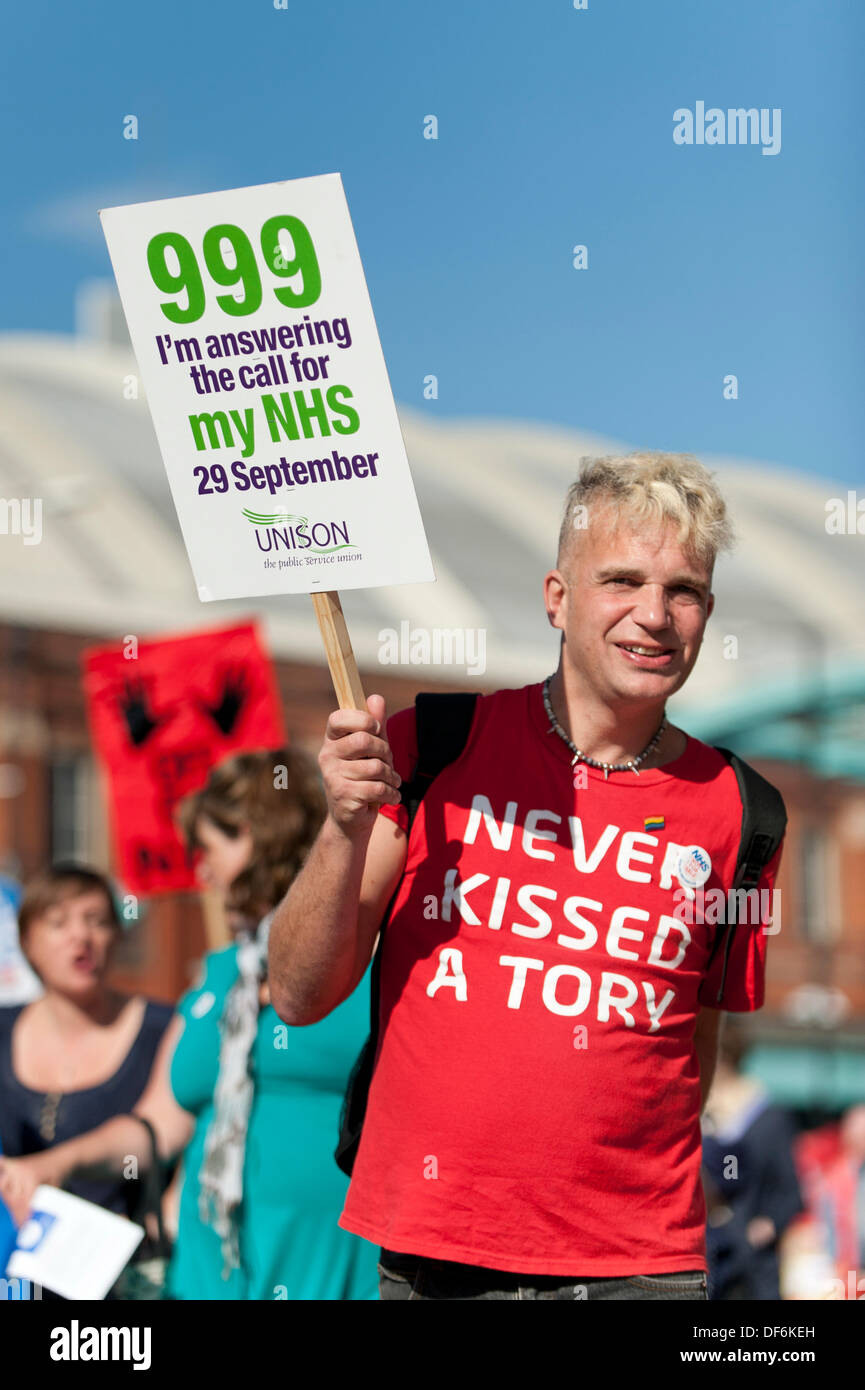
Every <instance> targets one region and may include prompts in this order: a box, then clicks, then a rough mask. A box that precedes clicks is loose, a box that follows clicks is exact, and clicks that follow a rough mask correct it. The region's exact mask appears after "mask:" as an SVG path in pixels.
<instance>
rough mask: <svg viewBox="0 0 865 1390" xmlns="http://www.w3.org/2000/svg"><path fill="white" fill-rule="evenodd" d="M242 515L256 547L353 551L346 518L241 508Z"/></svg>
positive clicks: (314, 552) (325, 553)
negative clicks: (324, 518) (313, 518)
mask: <svg viewBox="0 0 865 1390" xmlns="http://www.w3.org/2000/svg"><path fill="white" fill-rule="evenodd" d="M243 515H244V516H245V517H246V519H247V521H248V522H250V523H251V525H253V526H254V527H255V528H256V529H255V539H256V542H257V544H258V548H259V550H265V551H267V550H279V549H280V547H281V548H282V549H283V550H309V551H311V552H312V553H313V554H315V555H328V554H330V553H331V552H332V551H334V550H356V549H357V546H355V545H353V544H352V543H351V541H350V540H349V538H348V523H347V522H345V521H314V522H313V523H312V525H311V526H310V524H309V517H308V516H298V515H296V514H295V513H294V512H286V511H276V512H253V511H250V510H249V509H248V508H246V507H244V509H243Z"/></svg>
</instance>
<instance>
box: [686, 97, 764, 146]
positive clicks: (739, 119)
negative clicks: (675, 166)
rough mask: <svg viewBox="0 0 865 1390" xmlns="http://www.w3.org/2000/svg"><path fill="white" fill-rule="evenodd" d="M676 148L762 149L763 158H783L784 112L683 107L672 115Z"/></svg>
mask: <svg viewBox="0 0 865 1390" xmlns="http://www.w3.org/2000/svg"><path fill="white" fill-rule="evenodd" d="M673 142H674V143H675V144H676V145H762V147H763V154H780V151H781V108H780V106H774V107H773V108H772V109H771V111H770V110H769V107H768V106H761V107H760V109H759V111H758V110H757V107H756V106H750V107H748V108H747V110H746V109H745V107H743V106H739V107H736V108H735V110H734V109H733V108H732V107H730V108H728V110H726V111H722V110H721V108H720V106H710V107H709V109H708V110H706V103H705V102H704V101H698V102H697V103H696V105H695V108H694V110H693V111H691V110H690V109H689V107H687V106H680V107H679V109H678V110H677V111H674V112H673Z"/></svg>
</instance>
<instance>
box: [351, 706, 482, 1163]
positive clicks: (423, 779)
mask: <svg viewBox="0 0 865 1390" xmlns="http://www.w3.org/2000/svg"><path fill="white" fill-rule="evenodd" d="M477 701H478V697H477V695H472V694H468V693H464V692H462V691H460V692H457V693H453V694H452V693H447V694H443V693H438V692H436V693H427V692H423V693H421V694H419V695H417V696H416V697H415V720H416V725H417V748H418V759H417V763H416V765H415V768H414V771H413V774H412V776H411V778H410V779H409V780H408V781H404V782H403V783H402V785H401V786H400V800H401V802H402V804H403V806H405V808H406V810H407V811H408V823H409V834H411V827H412V825H413V823H414V818H415V816H416V815H417V809H418V807H419V806H420V803H421V801H422V800H423V798H424V796H425V794H426V792H427V791H428V789H429V787H430V786H431V784H432V782H433V779H434V778H435V777H437V776H438V774H439V773H440V772H441V771H442V770H443V769H444V768H446V767H447V766H448V764H449V763H452V762H455V761H456V759H457V758H458V757H459V756H460V754H461V753H462V751H463V749H464V748H465V746H466V743H467V742H468V736H469V731H470V729H471V726H472V720H473V719H474V713H475V707H476V705H477ZM398 892H399V884H397V886H396V888H395V889H394V892H393V895H392V896H391V899H390V902H389V903H388V905H387V907H386V908H385V911H384V916H383V917H382V920H381V925H380V927H379V933H378V945H377V946H376V949H375V954H374V956H373V960H372V970H371V972H370V982H369V1037H368V1038H367V1040H366V1044H365V1046H364V1048H363V1051H362V1052H361V1054H360V1056H359V1057H358V1059H357V1061H356V1062H355V1065H354V1067H353V1069H352V1073H351V1076H350V1077H349V1080H348V1086H347V1087H346V1093H345V1100H344V1101H343V1107H342V1113H341V1115H340V1138H339V1144H338V1146H337V1149H336V1153H335V1157H336V1161H337V1163H338V1165H339V1167H340V1168H341V1169H342V1171H343V1172H344V1173H347V1174H349V1175H350V1174H351V1170H352V1166H353V1164H354V1156H355V1154H356V1152H357V1146H358V1144H359V1143H360V1132H361V1127H362V1125H363V1119H364V1115H365V1114H366V1099H367V1094H368V1091H369V1084H370V1081H371V1080H372V1066H373V1062H374V1060H375V1054H376V1049H377V1046H378V1018H379V999H380V990H381V984H380V981H381V957H382V944H383V941H384V931H385V927H386V926H387V923H388V920H389V918H390V914H391V912H392V911H393V908H394V903H395V902H396V898H397V893H398Z"/></svg>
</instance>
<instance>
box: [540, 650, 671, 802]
mask: <svg viewBox="0 0 865 1390" xmlns="http://www.w3.org/2000/svg"><path fill="white" fill-rule="evenodd" d="M551 680H552V676H547V678H546V680H545V681H544V709H545V710H546V711H547V718H548V719H549V721H550V730H549V732H550V733H554V732H555V733H557V734H558V736H559V738H562V739H564V741H565V743H566V744H567V745H568V747H569V748H570V750H571V752H572V753H573V755H574V756H573V758H572V759H571V767H573V766H574V764H575V763H588V765H589V767H596V768H597V769H598V770H599V771H601V772H603V774H604V781H605V782H606V780H607V778H608V777H609V775H610V773H611V772H628V771H631V772H633V773H634V774H635V775H636V776H637V777H639V775H640V770H639V769H640V763H644V762H645V761H646V759H647V758H648V756H649V754H650V753H651V752H652V751H653V749H655V748H657V746H658V744H659V742H660V739H661V735H662V733H663V732H664V729H665V728H666V727H667V718H666V715H664V717H663V718H662V719H661V722H660V724H659V725H658V728H657V731H656V733H655V734H654V735H653V737H652V738H651V740H650V741H649V742H648V743H647V744H646V746H645V748H644V749H643V751H642V753H640V755H639V757H636V758H631V759H629V761H628V762H626V763H600V762H596V760H595V759H594V758H590V757H589V756H588V755H587V754H586V753H583V752H582V751H581V749H579V748H577V746H576V744H574V743H571V740H570V739H569V738H568V736H567V734H566V733H565V731H564V729H563V728H562V726H561V724H560V723H559V721H558V720H557V719H556V716H555V715H554V714H553V707H552V705H551V703H550V681H551Z"/></svg>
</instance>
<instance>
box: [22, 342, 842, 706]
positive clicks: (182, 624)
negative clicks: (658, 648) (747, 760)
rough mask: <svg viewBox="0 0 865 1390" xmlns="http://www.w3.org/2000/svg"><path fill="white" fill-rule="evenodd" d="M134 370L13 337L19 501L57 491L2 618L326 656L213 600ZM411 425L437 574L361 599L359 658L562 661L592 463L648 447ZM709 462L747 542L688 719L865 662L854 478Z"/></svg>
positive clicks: (510, 665) (722, 596)
mask: <svg viewBox="0 0 865 1390" xmlns="http://www.w3.org/2000/svg"><path fill="white" fill-rule="evenodd" d="M135 374H136V365H135V361H134V358H133V357H132V354H131V352H130V351H129V350H127V349H124V348H122V347H117V346H110V347H109V346H102V345H95V344H92V343H89V342H87V341H84V340H81V339H78V338H72V337H60V336H50V335H19V334H15V335H13V334H7V335H0V497H3V498H10V497H42V498H43V499H44V502H43V540H42V542H41V544H39V545H31V546H27V545H24V544H23V541H22V539H21V538H20V537H17V536H2V537H0V616H2V617H3V618H4V619H6V620H9V621H14V622H18V623H26V624H31V625H34V626H50V627H64V628H71V629H77V630H80V631H87V632H93V633H104V634H105V635H106V636H118V635H122V634H125V633H137V634H139V635H141V634H144V633H148V632H149V633H156V632H172V631H173V632H177V631H182V630H184V629H191V628H196V627H206V626H214V625H217V624H220V623H222V622H225V621H229V620H233V619H235V618H237V617H240V616H248V615H250V614H257V615H259V616H260V617H261V618H262V619H263V620H264V623H265V627H266V629H267V632H268V636H269V640H270V643H271V647H272V650H273V651H274V653H275V654H276V655H279V656H282V657H286V658H294V659H296V660H303V661H309V660H313V661H316V660H320V659H323V657H322V652H321V644H320V639H319V635H318V627H317V624H316V622H315V620H314V617H313V614H312V606H311V603H310V602H309V600H308V599H307V598H306V597H305V596H299V595H293V596H286V597H285V598H279V599H260V598H257V599H250V600H248V601H237V602H234V601H232V602H219V603H209V604H202V603H200V602H199V600H198V598H197V596H196V592H195V586H194V584H193V580H192V573H191V570H190V568H189V563H188V560H187V558H186V552H185V550H184V547H183V542H182V539H181V535H180V529H179V527H178V524H177V520H176V515H175V511H174V506H173V503H172V500H171V495H170V492H169V489H168V484H167V480H166V477H165V472H164V469H163V466H162V461H161V458H160V455H159V450H158V447H157V444H156V437H155V434H154V431H153V426H152V424H151V421H150V416H149V413H148V411H147V406H146V403H145V400H144V398H143V395H142V397H141V398H140V399H138V400H127V399H125V398H124V384H125V382H126V380H127V379H128V378H129V377H130V376H134V375H135ZM399 413H400V421H401V424H402V429H403V434H404V437H405V441H406V446H407V449H408V455H409V459H410V461H411V467H412V475H413V477H414V481H415V487H416V490H417V493H418V499H419V502H420V506H421V512H422V514H423V517H424V524H425V527H426V532H427V537H428V540H429V544H430V550H431V552H432V556H433V563H434V566H435V571H436V575H437V577H438V578H437V582H436V583H435V584H418V585H410V586H404V587H400V588H391V589H386V588H379V589H366V590H362V591H353V592H348V591H347V592H345V593H344V594H343V595H342V602H343V608H344V610H345V612H346V615H347V618H348V622H349V628H350V631H351V635H352V640H353V645H354V649H355V653H356V655H357V659H358V662H359V664H360V665H361V667H367V668H373V669H374V668H375V667H376V665H377V662H378V653H379V640H378V634H379V632H380V630H381V629H383V628H396V629H398V628H399V625H400V623H401V622H403V621H408V622H409V623H410V625H411V626H412V627H415V626H422V627H424V628H427V629H430V628H432V629H434V628H475V629H477V628H483V629H485V631H486V671H485V673H484V675H483V677H482V678H481V679H482V681H483V683H484V684H485V685H488V686H489V685H494V684H523V683H524V682H526V681H533V680H536V679H539V678H540V677H541V676H543V675H544V674H546V673H547V672H548V671H550V670H552V669H553V667H554V666H555V664H556V660H557V653H558V634H557V633H555V632H553V630H552V629H551V628H550V627H549V626H548V624H547V621H546V616H545V613H544V609H543V602H542V592H541V583H542V579H543V575H544V574H545V572H546V571H547V570H548V569H549V568H550V567H551V566H552V565H553V564H554V563H555V552H556V541H557V536H558V529H559V522H560V519H561V511H562V505H563V500H564V495H565V492H566V489H567V487H568V485H569V483H571V482H572V481H573V479H574V477H575V475H576V471H577V464H578V461H579V459H580V457H581V455H583V454H586V453H609V452H617V451H619V452H627V451H629V450H630V449H633V448H636V447H646V444H645V441H631V442H627V441H621V440H612V439H605V438H599V437H597V436H591V435H588V434H582V433H579V432H575V431H570V430H564V429H559V428H551V427H546V426H543V425H538V424H533V423H518V422H516V423H512V422H505V421H499V420H477V421H465V420H458V421H447V420H442V421H438V420H437V419H435V418H433V417H432V416H431V414H429V413H423V414H422V413H419V412H416V411H413V410H411V409H408V408H404V407H401V408H400V412H399ZM701 458H702V460H703V461H704V462H705V463H706V464H707V465H708V466H709V467H711V468H713V469H714V470H716V471H717V473H718V475H719V481H720V483H721V486H722V489H723V491H724V494H725V496H726V497H727V500H728V502H729V505H730V509H731V512H732V516H733V520H734V523H735V525H736V529H737V532H738V534H739V538H740V539H739V545H738V547H737V549H736V551H735V552H734V554H733V555H732V556H730V557H724V558H722V559H721V560H720V561H719V562H718V566H717V568H716V575H715V592H716V596H717V606H716V610H715V613H714V615H713V617H712V619H711V621H710V624H709V627H708V629H707V636H706V639H705V642H704V649H703V653H702V654H701V657H700V660H699V662H698V664H697V667H696V669H695V671H694V674H693V675H692V677H691V680H690V682H689V684H688V686H687V687H686V690H685V692H683V696H682V697H681V702H680V705H679V708H680V709H681V708H682V707H683V706H684V705H686V704H687V705H690V704H692V703H695V704H698V705H699V706H700V707H701V708H704V707H705V703H706V702H707V701H713V700H714V699H715V698H718V697H724V696H728V695H729V694H730V693H731V691H732V690H733V689H734V688H736V687H738V688H739V689H742V688H743V686H747V685H753V684H754V683H760V682H762V681H763V680H769V679H772V680H773V681H776V680H777V679H778V677H779V676H783V675H785V673H787V674H789V676H790V678H791V679H795V678H796V677H797V675H806V674H807V675H808V676H809V677H813V673H814V669H815V664H816V665H817V666H820V665H821V664H822V663H823V662H824V661H831V660H834V659H835V658H844V659H845V660H849V659H850V658H851V657H859V658H862V657H865V623H863V622H862V616H861V615H862V612H863V608H865V570H863V566H862V564H861V551H862V539H861V538H860V537H856V536H833V535H828V534H827V532H826V529H825V519H826V510H825V508H826V500H827V498H829V497H833V496H836V497H846V494H847V488H846V486H845V485H842V484H840V483H839V484H837V485H833V484H832V483H831V482H829V481H827V480H826V479H823V478H816V477H815V478H809V477H806V476H803V475H801V474H797V473H793V472H788V471H785V470H783V469H779V468H776V467H772V466H770V465H767V464H763V463H759V462H756V461H751V460H746V459H727V458H719V457H712V456H709V455H706V454H702V455H701ZM729 636H733V637H736V638H737V640H738V658H737V659H735V660H730V659H726V658H725V656H724V650H725V639H726V638H727V637H729ZM727 646H728V647H729V644H727ZM397 669H400V668H395V667H389V668H388V670H389V671H390V672H391V673H393V672H394V671H395V670H397ZM401 669H402V670H403V671H404V672H405V673H408V671H411V672H413V673H416V674H417V675H418V678H419V681H418V683H419V684H423V682H424V680H427V681H434V680H436V679H443V680H445V679H446V680H449V681H452V682H459V683H463V682H465V683H467V684H469V685H472V684H474V683H476V681H477V679H478V678H477V677H474V678H473V677H471V676H467V675H466V674H465V671H464V669H462V668H460V667H455V666H441V667H437V668H433V669H430V668H421V667H417V666H415V667H411V668H401Z"/></svg>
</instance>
